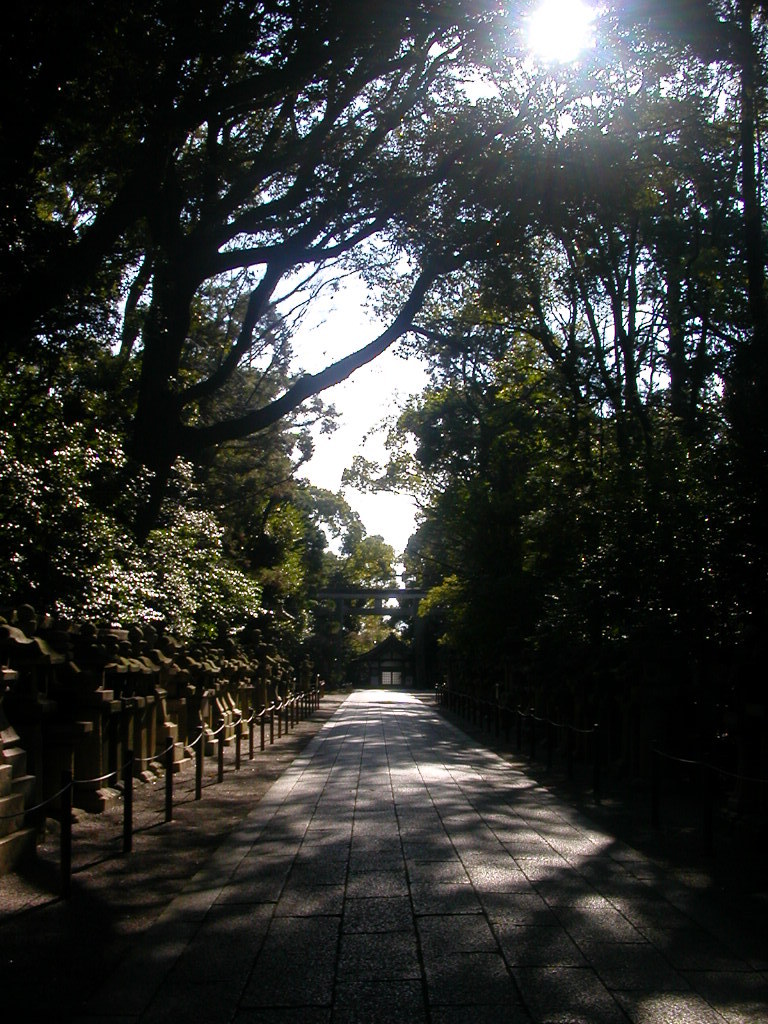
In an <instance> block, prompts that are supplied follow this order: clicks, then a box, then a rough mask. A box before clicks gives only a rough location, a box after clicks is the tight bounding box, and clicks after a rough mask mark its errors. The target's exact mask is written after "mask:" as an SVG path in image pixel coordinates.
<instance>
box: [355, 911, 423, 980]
mask: <svg viewBox="0 0 768 1024" xmlns="http://www.w3.org/2000/svg"><path fill="white" fill-rule="evenodd" d="M338 973H339V978H341V979H351V978H355V979H357V980H360V981H393V980H404V979H414V980H418V979H419V978H420V977H421V967H420V965H419V956H418V949H417V945H416V932H415V930H414V928H413V925H411V930H410V931H409V932H359V933H349V932H346V933H344V934H343V935H342V938H341V948H340V950H339V959H338Z"/></svg>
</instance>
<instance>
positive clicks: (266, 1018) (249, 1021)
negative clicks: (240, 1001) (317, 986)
mask: <svg viewBox="0 0 768 1024" xmlns="http://www.w3.org/2000/svg"><path fill="white" fill-rule="evenodd" d="M233 1024H331V1010H330V1007H326V1008H320V1007H316V1006H299V1007H289V1006H279V1007H259V1008H258V1009H257V1010H239V1011H238V1013H237V1014H236V1016H235V1017H234V1020H233Z"/></svg>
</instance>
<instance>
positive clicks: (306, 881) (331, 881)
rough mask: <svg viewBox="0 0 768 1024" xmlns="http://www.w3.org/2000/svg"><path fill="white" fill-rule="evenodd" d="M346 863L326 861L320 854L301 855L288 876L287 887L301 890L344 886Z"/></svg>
mask: <svg viewBox="0 0 768 1024" xmlns="http://www.w3.org/2000/svg"><path fill="white" fill-rule="evenodd" d="M346 880H347V862H346V861H344V860H328V859H327V858H326V857H324V856H323V854H322V853H320V852H318V853H316V854H309V853H306V852H305V853H303V854H301V855H300V856H298V857H297V858H296V860H295V861H294V862H293V867H292V868H291V873H290V875H288V880H287V882H286V884H287V885H290V886H295V887H297V888H302V887H306V886H310V885H311V886H318V885H344V883H345V882H346Z"/></svg>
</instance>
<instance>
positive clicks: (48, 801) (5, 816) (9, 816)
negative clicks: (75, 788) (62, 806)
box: [0, 782, 72, 821]
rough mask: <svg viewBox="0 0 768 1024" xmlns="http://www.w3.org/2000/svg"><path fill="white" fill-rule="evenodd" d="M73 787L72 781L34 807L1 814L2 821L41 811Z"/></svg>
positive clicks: (0, 819)
mask: <svg viewBox="0 0 768 1024" xmlns="http://www.w3.org/2000/svg"><path fill="white" fill-rule="evenodd" d="M71 788H72V783H71V782H70V783H69V785H67V786H62V787H61V789H60V790H59V791H58V793H54V794H53V796H49V797H48V798H47V799H45V800H43V802H42V803H39V804H35V805H34V806H33V807H23V808H22V809H21V810H20V811H16V813H15V814H2V815H0V821H12V820H13V819H14V818H18V817H19V816H20V815H22V814H34V812H35V811H41V810H42V809H43V808H44V807H47V806H48V804H52V803H53V802H54V800H58V799H59V797H60V796H61V795H62V794H63V793H66V792H67V790H68V789H71Z"/></svg>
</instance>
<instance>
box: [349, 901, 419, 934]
mask: <svg viewBox="0 0 768 1024" xmlns="http://www.w3.org/2000/svg"><path fill="white" fill-rule="evenodd" d="M342 927H343V930H344V932H401V931H412V930H413V912H412V910H411V901H410V898H409V897H408V896H388V897H376V896H373V897H369V898H368V899H348V900H347V901H346V903H345V904H344V920H343V922H342Z"/></svg>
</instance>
